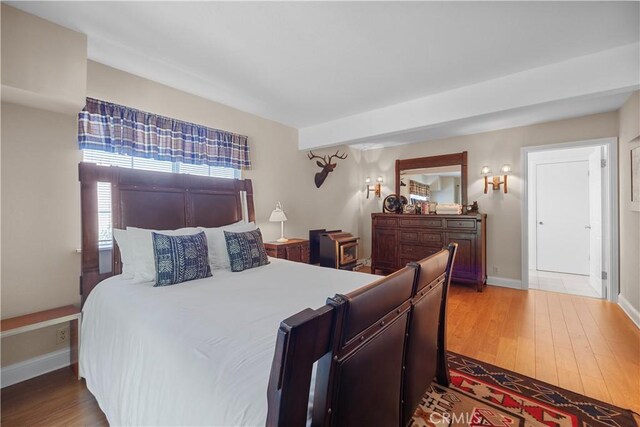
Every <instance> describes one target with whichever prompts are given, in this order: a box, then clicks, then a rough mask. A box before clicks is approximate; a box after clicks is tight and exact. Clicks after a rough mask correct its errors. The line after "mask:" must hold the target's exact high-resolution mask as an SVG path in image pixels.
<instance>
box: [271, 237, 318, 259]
mask: <svg viewBox="0 0 640 427" xmlns="http://www.w3.org/2000/svg"><path fill="white" fill-rule="evenodd" d="M264 248H265V249H266V251H267V255H269V256H270V257H273V258H281V259H287V260H289V261H296V262H304V263H305V264H308V263H309V241H308V240H306V239H289V241H288V242H285V243H278V242H266V243H265V244H264Z"/></svg>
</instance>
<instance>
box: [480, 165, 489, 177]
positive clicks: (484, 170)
mask: <svg viewBox="0 0 640 427" xmlns="http://www.w3.org/2000/svg"><path fill="white" fill-rule="evenodd" d="M480 174H481V175H485V176H486V175H490V174H491V168H490V167H489V166H483V167H482V169H480Z"/></svg>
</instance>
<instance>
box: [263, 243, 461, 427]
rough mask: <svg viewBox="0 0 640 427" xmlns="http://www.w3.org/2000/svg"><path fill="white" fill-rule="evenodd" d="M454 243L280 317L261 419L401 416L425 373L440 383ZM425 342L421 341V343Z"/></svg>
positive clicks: (272, 422) (386, 421) (394, 420)
mask: <svg viewBox="0 0 640 427" xmlns="http://www.w3.org/2000/svg"><path fill="white" fill-rule="evenodd" d="M456 249H457V245H456V244H452V245H449V248H447V249H443V250H442V251H440V252H438V253H437V254H434V255H432V256H431V257H429V258H427V259H425V260H423V261H421V262H420V263H411V264H409V265H407V266H406V267H405V268H403V269H402V270H399V271H397V272H395V273H393V274H392V275H390V276H387V277H384V278H382V279H380V280H377V281H375V282H373V283H371V284H369V285H366V286H363V287H361V288H359V289H357V290H355V291H353V292H351V293H349V294H346V295H336V296H335V297H333V298H329V299H328V300H327V304H326V305H325V306H323V307H321V308H319V309H317V310H312V309H309V308H308V309H305V310H303V311H301V312H300V313H297V314H295V315H294V316H291V317H290V318H288V319H285V320H284V321H283V322H282V323H281V324H280V330H279V331H278V338H277V341H276V350H275V354H274V358H273V364H272V367H271V376H270V378H269V386H268V392H267V400H268V412H267V426H304V425H306V423H307V411H308V404H309V391H310V387H311V376H312V371H313V365H314V363H315V362H317V372H316V383H315V389H314V399H313V415H312V417H313V418H312V426H352V425H370V426H400V425H406V424H407V423H408V421H409V420H410V419H411V415H413V413H414V411H415V410H416V408H417V407H418V404H419V403H420V398H421V397H422V395H423V394H424V392H425V391H426V390H427V388H428V387H429V385H430V384H431V382H432V380H433V378H434V376H435V377H436V378H437V380H438V382H440V383H441V384H447V385H448V378H449V377H448V369H447V364H446V350H445V349H446V343H445V335H446V330H445V316H446V299H447V293H448V286H449V282H450V279H451V271H452V268H453V261H454V259H455V253H456ZM423 346H424V348H423Z"/></svg>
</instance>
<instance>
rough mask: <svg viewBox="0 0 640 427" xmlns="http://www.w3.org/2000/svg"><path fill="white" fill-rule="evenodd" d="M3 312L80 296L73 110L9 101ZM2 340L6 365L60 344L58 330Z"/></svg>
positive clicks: (24, 310)
mask: <svg viewBox="0 0 640 427" xmlns="http://www.w3.org/2000/svg"><path fill="white" fill-rule="evenodd" d="M1 131H2V135H1V136H2V166H1V171H2V175H1V186H2V233H1V236H2V240H1V245H2V249H3V251H2V271H1V274H0V279H1V282H2V294H1V296H2V317H3V318H7V317H12V316H16V315H20V314H24V313H29V312H34V311H39V310H44V309H48V308H53V307H58V306H61V305H66V304H73V303H78V302H79V296H78V277H79V272H80V264H79V262H80V256H79V255H78V254H77V253H76V248H79V247H80V228H79V221H80V191H79V186H78V172H77V170H78V166H77V163H78V158H79V153H78V149H77V145H76V136H77V118H76V116H73V115H64V114H58V113H52V112H49V111H45V110H38V109H35V108H29V107H23V106H18V105H15V104H9V103H4V102H3V103H2V130H1ZM55 329H56V328H51V329H49V330H46V331H41V332H34V333H32V334H31V336H29V335H27V334H25V335H22V336H14V337H10V338H6V339H4V340H2V364H3V365H6V364H10V363H13V362H15V361H17V360H21V359H24V358H27V357H32V356H35V355H37V354H40V353H42V352H45V351H51V350H55V333H54V331H55Z"/></svg>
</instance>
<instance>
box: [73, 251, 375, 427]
mask: <svg viewBox="0 0 640 427" xmlns="http://www.w3.org/2000/svg"><path fill="white" fill-rule="evenodd" d="M270 261H271V263H270V264H269V265H266V266H262V267H258V268H255V269H251V270H246V271H243V272H240V273H232V272H230V271H227V270H216V271H214V272H213V275H212V277H210V278H206V279H200V280H194V281H190V282H185V283H182V284H180V285H178V286H166V287H162V288H154V287H151V286H149V285H145V284H131V283H127V282H130V280H126V279H122V278H120V277H119V276H114V277H111V278H109V279H106V280H105V281H104V282H102V283H100V284H99V285H98V286H97V287H96V288H95V289H94V290H93V291H92V293H91V295H90V296H89V298H88V299H87V302H86V304H85V306H84V309H83V312H84V319H83V340H82V348H81V359H80V366H81V375H82V376H83V377H84V378H86V381H87V387H88V388H89V390H90V391H91V392H92V393H93V394H94V396H95V397H96V399H97V401H98V402H99V403H100V406H101V408H102V410H103V412H104V413H105V415H106V416H107V419H108V420H109V423H110V424H111V425H215V426H219V425H225V426H240V425H242V426H259V425H261V426H264V425H265V422H266V414H267V394H266V390H267V383H268V380H269V371H270V368H271V362H272V359H273V353H274V347H275V343H276V336H277V332H278V327H279V325H280V322H281V321H282V320H283V319H285V318H287V317H289V316H290V315H292V314H295V313H296V312H297V311H299V310H300V309H301V308H305V307H320V306H322V305H323V304H324V302H325V299H326V297H327V295H334V294H336V293H348V292H351V291H353V290H354V289H356V288H358V287H360V286H362V285H365V284H367V283H370V282H372V281H374V280H375V279H376V276H372V275H369V274H363V273H354V272H346V274H345V272H342V271H338V270H333V269H328V268H321V267H316V266H310V265H308V264H301V263H294V262H291V261H286V260H279V259H275V258H274V259H270ZM141 307H144V310H141ZM176 369H179V371H180V374H179V375H175V371H176ZM114 396H117V398H115V399H114V398H113V397H114ZM122 402H126V405H123V404H122ZM185 408H189V410H185Z"/></svg>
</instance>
